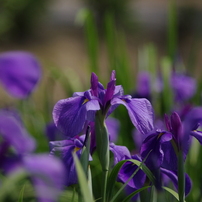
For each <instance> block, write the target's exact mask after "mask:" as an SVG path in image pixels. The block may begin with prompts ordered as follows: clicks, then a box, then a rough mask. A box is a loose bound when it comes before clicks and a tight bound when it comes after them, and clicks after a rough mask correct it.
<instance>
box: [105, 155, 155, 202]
mask: <svg viewBox="0 0 202 202" xmlns="http://www.w3.org/2000/svg"><path fill="white" fill-rule="evenodd" d="M148 155H149V154H148ZM146 158H147V157H146ZM146 158H145V160H146ZM128 161H130V162H132V163H134V164H135V165H137V166H138V168H137V169H136V171H135V172H134V173H133V175H132V176H131V178H132V177H133V176H134V175H135V174H136V173H137V172H138V170H139V169H141V170H143V172H144V173H145V174H146V175H147V177H148V178H149V180H150V181H151V182H152V184H155V177H154V176H153V174H152V173H151V171H150V170H149V169H148V168H147V166H145V165H144V164H143V163H144V161H143V162H140V161H138V160H134V159H127V160H123V161H120V162H119V163H117V164H116V165H115V167H114V168H113V170H112V172H111V174H110V176H109V179H108V186H107V199H108V200H110V198H111V195H112V190H113V188H114V184H115V182H116V179H117V175H118V172H119V170H120V168H121V167H122V165H123V164H124V163H125V162H128ZM129 181H130V179H129V180H128V181H127V182H126V183H125V184H124V185H123V186H122V187H121V188H120V190H119V191H118V192H117V193H116V195H115V196H114V197H113V199H112V201H113V200H114V199H115V198H116V196H117V195H118V194H119V193H120V191H122V190H123V188H124V187H125V186H126V185H127V183H128V182H129Z"/></svg>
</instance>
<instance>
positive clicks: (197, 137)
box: [190, 131, 202, 144]
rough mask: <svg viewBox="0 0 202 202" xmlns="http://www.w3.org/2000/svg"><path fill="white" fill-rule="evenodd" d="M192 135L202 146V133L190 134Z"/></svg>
mask: <svg viewBox="0 0 202 202" xmlns="http://www.w3.org/2000/svg"><path fill="white" fill-rule="evenodd" d="M190 135H191V136H193V137H195V138H196V139H197V140H198V141H199V142H200V144H202V132H201V131H192V132H191V133H190Z"/></svg>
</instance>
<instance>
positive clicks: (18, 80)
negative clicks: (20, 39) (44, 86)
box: [0, 51, 41, 98]
mask: <svg viewBox="0 0 202 202" xmlns="http://www.w3.org/2000/svg"><path fill="white" fill-rule="evenodd" d="M40 77H41V67H40V64H39V62H38V61H37V59H36V58H35V57H34V56H33V55H32V54H30V53H28V52H22V51H12V52H5V53H2V54H0V81H1V82H2V85H3V86H4V88H5V89H6V90H7V91H8V93H10V94H11V95H12V96H14V97H17V98H25V97H27V96H28V95H29V94H30V93H31V92H32V91H33V90H34V88H35V86H36V84H37V82H38V81H39V79H40Z"/></svg>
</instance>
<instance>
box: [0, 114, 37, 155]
mask: <svg viewBox="0 0 202 202" xmlns="http://www.w3.org/2000/svg"><path fill="white" fill-rule="evenodd" d="M0 136H2V137H3V139H4V140H5V141H7V142H8V143H9V145H10V146H12V147H14V149H15V150H16V152H17V153H18V154H24V153H28V152H32V151H33V150H34V149H35V141H34V139H33V138H32V137H31V136H30V135H29V134H28V133H27V131H26V130H25V129H24V128H23V126H22V123H21V122H20V121H19V120H18V119H17V118H16V117H15V116H13V113H12V112H9V111H5V110H1V111H0Z"/></svg>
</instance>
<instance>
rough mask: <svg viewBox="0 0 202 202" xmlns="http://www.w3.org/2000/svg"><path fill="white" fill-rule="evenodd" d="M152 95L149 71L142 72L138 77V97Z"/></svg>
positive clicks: (136, 95) (148, 97)
mask: <svg viewBox="0 0 202 202" xmlns="http://www.w3.org/2000/svg"><path fill="white" fill-rule="evenodd" d="M150 96H151V81H150V75H149V73H148V72H140V73H139V74H138V77H137V87H136V94H135V95H134V97H136V98H147V99H150Z"/></svg>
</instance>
